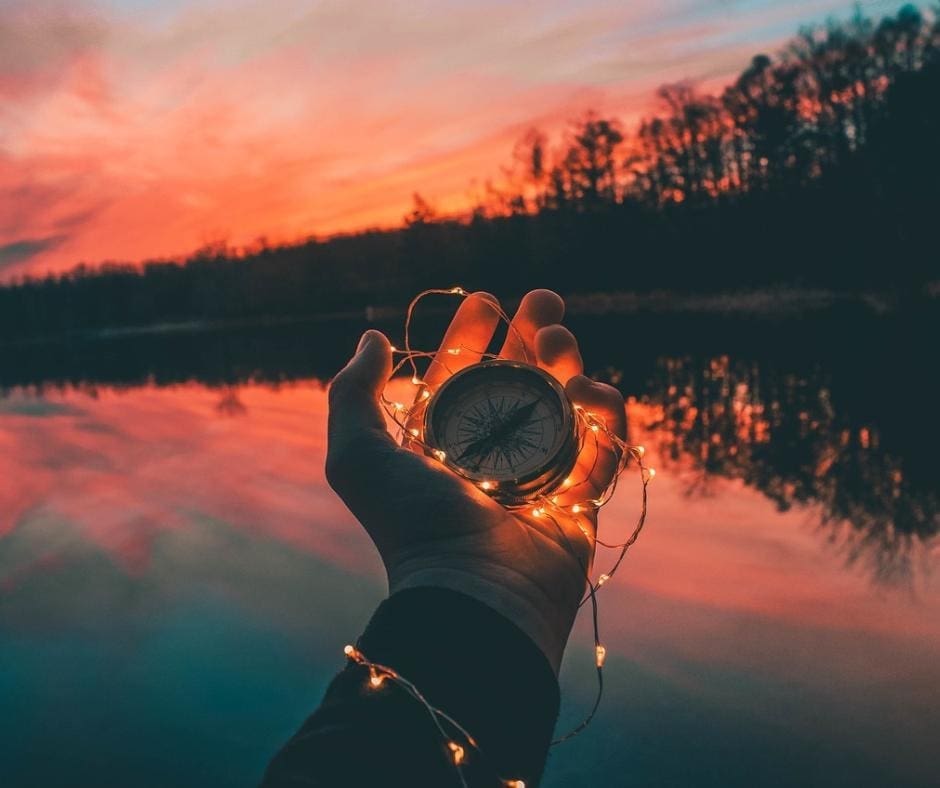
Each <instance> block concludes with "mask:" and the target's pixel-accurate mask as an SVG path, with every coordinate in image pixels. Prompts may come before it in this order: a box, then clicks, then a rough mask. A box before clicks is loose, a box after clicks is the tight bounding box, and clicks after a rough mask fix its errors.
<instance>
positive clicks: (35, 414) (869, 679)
mask: <svg viewBox="0 0 940 788" xmlns="http://www.w3.org/2000/svg"><path fill="white" fill-rule="evenodd" d="M441 319H442V318H432V319H429V320H427V321H426V322H425V324H424V325H423V326H422V328H421V330H420V331H419V337H420V336H423V337H425V338H429V337H433V336H434V334H435V332H436V331H437V330H439V327H440V320H441ZM921 319H922V316H918V317H917V318H916V319H915V318H913V317H910V316H907V317H905V318H903V319H901V318H897V317H890V316H884V315H877V314H867V313H866V314H858V313H855V312H851V313H849V314H843V313H841V312H839V311H838V310H836V311H834V312H833V311H826V312H820V313H812V314H808V315H804V316H800V317H799V318H795V317H793V316H787V317H781V318H779V319H774V320H766V319H758V318H755V317H751V318H746V317H737V318H729V317H727V316H724V317H720V316H695V317H686V318H683V319H677V318H675V317H674V316H672V317H670V316H664V315H634V316H632V317H629V318H626V317H614V316H593V317H591V316H581V317H576V318H574V319H573V320H572V321H571V323H572V324H573V327H574V328H575V330H576V331H577V333H578V336H579V338H580V341H581V344H582V349H583V351H584V355H585V360H586V364H587V369H588V371H589V372H591V373H593V374H594V375H595V376H596V377H598V378H602V379H606V380H609V381H612V382H614V383H615V384H616V385H618V386H619V387H620V388H621V390H622V391H623V392H624V393H625V394H626V395H627V397H628V398H629V405H628V414H629V429H630V439H631V441H632V442H634V443H642V444H643V445H644V446H645V447H646V449H647V456H648V458H649V464H651V465H652V466H654V467H655V468H656V469H657V476H656V479H655V481H654V482H653V483H652V484H651V485H650V489H649V492H650V511H649V519H648V522H647V527H646V529H645V530H644V532H643V534H642V536H641V538H640V540H639V541H638V543H637V544H636V545H635V547H634V549H633V550H632V551H631V552H630V554H629V555H628V557H627V559H626V561H625V563H624V565H623V567H622V569H621V570H620V572H619V573H618V574H617V575H616V576H615V578H614V579H613V580H612V581H611V583H610V584H608V585H607V586H605V587H604V589H603V591H602V593H601V594H600V595H599V604H600V614H601V620H600V624H601V635H602V640H603V642H604V643H605V644H606V646H607V651H608V656H607V662H606V673H605V687H606V688H605V694H604V699H603V703H602V706H601V709H600V712H599V714H598V716H597V718H596V719H595V721H594V723H593V724H592V725H591V726H590V727H589V728H588V729H587V730H586V731H585V732H584V733H582V734H581V735H580V736H579V737H577V738H575V739H574V740H572V741H570V742H568V743H565V744H563V745H561V746H560V747H558V748H556V749H554V750H553V751H552V754H551V756H550V761H549V765H548V767H547V772H546V778H545V781H544V785H546V786H549V787H550V788H560V787H561V786H592V785H597V784H606V785H614V786H619V785H638V786H686V785H694V786H754V785H761V786H791V785H800V786H886V785H890V786H927V785H935V784H936V780H937V775H936V768H937V767H936V735H937V734H936V731H937V730H938V729H940V588H938V583H937V581H936V578H935V576H934V573H935V572H936V569H937V567H938V565H940V539H938V536H937V533H938V530H940V514H938V491H940V485H938V483H937V481H938V479H937V463H936V460H935V456H934V453H933V451H934V446H935V445H936V443H935V440H934V436H935V434H936V415H935V414H936V401H937V400H936V395H937V392H936V385H935V383H934V382H933V369H932V364H933V363H934V359H933V357H932V355H931V354H930V353H929V352H928V351H926V350H923V349H922V348H921V347H920V346H919V345H918V343H917V342H915V341H913V340H912V339H911V338H912V337H913V336H918V335H919V336H929V335H930V334H925V333H923V332H924V331H926V330H927V329H926V328H925V326H924V325H923V324H921V323H920V322H919V321H920V320H921ZM362 327H363V326H362V324H360V323H358V322H356V321H350V322H348V323H342V324H337V325H330V326H324V325H317V324H311V325H304V326H294V327H284V326H281V327H268V328H265V329H258V328H248V327H245V328H242V329H239V330H229V331H225V332H214V333H213V332H203V333H199V334H191V335H190V334H172V335H166V336H163V335H160V336H144V337H115V338H113V339H110V340H99V341H97V342H79V341H75V342H72V343H69V344H57V345H43V346H28V347H20V348H6V349H4V350H0V387H2V395H0V632H2V637H0V785H3V786H5V788H13V786H58V785H66V784H68V785H75V784H94V785H97V786H128V785H133V786H167V785H173V786H197V785H198V786H206V785H219V786H250V785H253V784H255V783H256V782H257V781H258V779H259V778H260V776H261V774H262V771H263V769H264V766H265V764H266V762H267V760H268V758H269V757H270V756H271V755H272V754H273V752H274V751H275V750H276V749H277V747H278V746H279V745H280V744H281V743H282V742H283V741H284V740H285V739H286V737H287V736H288V735H289V734H290V733H292V732H293V731H294V730H295V729H296V727H297V726H298V725H299V724H300V722H301V721H302V720H303V718H304V717H305V716H306V715H307V714H308V713H309V712H310V711H311V710H312V709H313V708H314V707H315V706H316V704H317V703H318V701H319V698H320V696H321V693H322V692H323V690H324V687H325V686H326V684H327V682H328V681H329V679H330V678H331V677H332V675H333V674H334V673H335V672H336V671H337V670H338V669H340V668H341V667H342V664H343V656H342V647H343V644H345V643H347V642H349V641H351V640H353V639H354V638H355V637H356V636H357V635H358V633H359V632H360V631H361V628H362V627H363V625H364V624H365V622H366V621H367V620H368V617H369V615H370V613H371V611H372V610H373V609H374V607H375V605H376V604H377V603H378V602H379V601H380V600H381V599H382V597H383V594H384V592H385V588H384V578H383V573H382V570H381V566H380V563H379V561H378V558H377V556H376V554H375V552H374V550H373V548H372V547H371V544H370V542H369V540H368V538H367V537H366V536H365V534H364V533H363V532H361V530H360V529H359V527H358V525H357V523H356V522H355V521H354V520H353V518H352V517H351V516H350V515H349V514H348V512H346V510H345V509H344V507H343V505H342V504H341V503H340V502H339V500H338V499H337V498H336V497H335V496H334V495H333V494H332V492H331V491H330V489H329V487H328V486H327V485H326V482H325V480H324V475H323V461H324V450H325V425H326V393H325V384H324V382H323V381H325V380H326V379H328V377H329V375H331V374H332V373H333V372H334V371H335V370H336V369H337V368H338V367H339V366H340V365H341V364H342V362H343V359H344V358H345V356H346V355H347V354H348V353H349V352H351V350H352V348H353V347H354V346H355V343H356V340H357V338H358V333H359V331H360V330H361V329H362ZM393 329H394V326H389V330H393ZM932 329H933V327H931V330H932ZM932 335H933V336H936V333H933V334H932ZM394 339H397V337H393V340H394ZM428 342H430V340H428ZM638 490H639V487H638V481H637V480H636V479H635V478H632V477H629V476H628V477H626V478H625V483H624V484H623V486H622V487H621V488H620V489H619V490H618V495H617V497H616V498H615V500H614V502H613V503H612V504H611V505H610V507H609V508H607V509H605V510H604V511H603V513H602V517H601V529H602V536H603V537H604V538H605V539H607V540H609V541H618V539H619V537H622V536H624V535H625V534H627V533H628V532H629V529H630V528H631V526H632V524H633V521H634V518H635V516H636V513H637V507H638V503H639V498H638ZM612 557H613V556H610V555H608V554H606V553H605V552H604V551H601V552H600V553H599V555H598V560H597V563H596V570H595V574H597V573H598V572H601V571H604V567H605V565H607V563H609V561H610V560H611V559H612ZM588 625H589V621H587V620H586V618H585V620H581V621H579V624H578V625H577V627H576V629H575V632H574V633H573V635H572V639H571V642H570V644H569V648H568V653H567V655H566V660H565V664H564V667H563V671H562V676H561V684H562V697H563V706H562V718H561V720H560V723H559V732H563V730H565V729H567V728H568V727H570V726H571V725H573V724H574V723H576V722H577V721H579V719H580V717H581V716H582V715H583V714H584V712H585V711H586V710H587V709H588V708H589V706H590V703H591V701H592V699H593V694H592V693H593V691H594V684H593V682H594V674H593V670H592V664H593V650H592V647H591V642H590V632H589V626H588Z"/></svg>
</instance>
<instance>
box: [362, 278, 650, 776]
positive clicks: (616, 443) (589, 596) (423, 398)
mask: <svg viewBox="0 0 940 788" xmlns="http://www.w3.org/2000/svg"><path fill="white" fill-rule="evenodd" d="M430 295H456V296H459V297H461V298H466V297H467V296H469V295H470V293H468V292H467V291H466V290H464V289H463V288H461V287H453V288H449V289H430V290H425V291H423V292H421V293H418V295H417V296H415V297H414V298H413V299H412V300H411V303H409V305H408V310H407V312H406V316H405V328H404V350H396V351H395V353H396V354H401V359H400V360H398V361H397V362H396V363H395V364H394V365H393V368H392V377H394V376H395V375H396V374H397V373H398V372H400V371H401V370H402V368H403V367H405V365H410V366H411V372H412V380H413V381H414V382H415V384H416V385H417V386H418V387H419V393H418V394H417V395H416V398H415V401H414V402H413V403H412V404H411V406H406V405H404V404H403V403H400V402H393V401H391V400H389V399H387V398H386V397H385V395H384V393H383V395H382V398H381V401H382V405H383V407H384V408H385V411H386V413H387V414H388V416H389V418H390V419H391V420H392V422H393V423H394V424H395V425H396V426H397V427H398V429H399V435H398V436H396V437H397V438H398V439H399V440H400V442H401V443H402V445H407V446H409V447H411V448H418V449H422V450H425V451H429V450H430V449H431V447H430V446H428V445H427V444H426V443H425V442H424V441H423V438H422V436H421V435H420V431H418V435H415V434H413V433H412V431H411V430H415V429H416V428H415V427H409V425H410V424H415V423H418V420H419V417H420V413H421V412H422V411H423V410H424V408H425V407H426V405H427V402H428V401H429V400H430V398H431V396H433V394H434V392H433V391H432V390H431V387H430V386H429V385H428V384H427V383H426V382H424V380H423V379H422V378H421V376H419V375H418V366H417V363H416V361H417V360H419V359H431V361H432V363H434V362H435V360H436V363H439V364H441V365H442V366H443V367H444V368H445V369H446V370H447V371H448V372H451V370H450V368H449V367H448V366H447V364H446V363H445V362H444V361H443V360H441V359H440V358H438V357H439V356H440V355H441V353H440V352H439V351H438V352H431V351H423V350H415V349H413V348H412V347H411V321H412V319H413V317H414V312H415V309H416V307H417V306H418V304H419V303H420V302H421V300H422V299H424V298H425V297H427V296H430ZM485 303H487V304H489V305H490V306H491V307H492V308H493V309H494V311H495V312H496V314H497V315H498V316H499V319H500V320H501V321H503V322H505V323H506V325H507V326H508V327H509V328H508V330H510V331H515V333H516V335H517V336H518V338H519V340H520V341H519V344H520V346H521V348H522V352H523V354H524V357H525V361H526V362H527V363H531V362H530V361H529V357H528V351H527V350H526V348H525V342H524V341H522V336H521V334H520V333H519V331H518V329H517V328H516V326H514V325H513V323H512V320H511V319H510V317H509V315H507V314H506V312H505V311H504V310H503V309H502V307H500V306H499V305H498V304H496V303H493V302H490V301H486V302H485ZM457 349H458V350H459V351H463V350H467V351H469V352H472V353H474V354H475V355H478V356H480V358H482V359H487V360H489V359H495V358H499V356H498V354H495V353H488V352H485V351H479V350H471V349H470V348H467V347H465V346H463V345H460V346H458V348H457ZM442 350H443V349H442ZM448 350H449V349H448ZM575 414H576V417H577V424H578V425H580V426H579V428H578V454H579V455H580V453H581V451H582V450H583V449H584V446H585V441H586V440H587V439H588V437H589V435H590V436H592V437H593V438H594V441H595V446H596V449H597V450H596V452H595V456H594V463H593V465H592V468H591V469H590V470H589V471H588V473H587V475H586V477H585V478H584V479H583V480H574V479H571V480H570V482H569V480H567V479H566V480H565V481H564V482H563V483H562V487H561V488H560V489H568V488H575V487H577V486H578V485H580V484H585V483H586V482H588V481H590V477H591V473H592V472H593V471H594V469H595V468H596V466H597V462H598V458H599V456H600V452H601V450H602V449H601V444H600V440H599V436H600V435H601V434H603V435H604V437H606V438H607V440H608V441H609V442H610V449H609V450H610V451H612V452H613V453H614V455H615V456H616V458H617V463H616V466H615V470H614V473H613V474H612V478H611V480H610V483H609V484H608V485H607V487H605V488H604V489H603V490H602V491H601V492H600V493H599V494H598V495H597V496H596V497H595V498H593V499H591V500H588V501H584V502H582V503H580V504H577V505H578V506H580V507H581V510H582V511H591V512H596V511H597V510H598V509H600V508H601V507H603V506H605V505H606V504H607V503H608V502H609V501H610V499H611V498H612V497H613V494H614V492H615V491H616V489H617V483H618V480H619V478H620V476H621V474H622V473H623V472H624V471H625V470H626V469H627V467H628V465H629V463H630V460H631V459H634V460H635V461H636V464H637V467H638V469H639V472H640V473H639V476H640V483H641V488H642V506H641V509H640V514H639V517H638V518H637V523H636V526H635V527H634V529H633V531H632V533H631V534H630V536H629V538H628V539H627V540H626V541H625V542H622V543H620V544H610V543H608V542H604V541H602V540H600V539H598V538H597V535H596V528H595V533H594V534H593V535H592V534H589V533H588V532H587V531H586V530H585V529H583V528H582V531H584V534H585V538H587V539H588V540H589V541H590V542H591V550H592V554H593V550H594V546H595V545H600V546H601V547H605V548H611V549H618V550H620V553H619V555H618V556H617V559H616V560H615V561H614V563H613V565H612V566H611V568H610V569H609V570H608V571H607V572H606V573H604V574H606V578H605V579H604V580H603V582H604V583H607V582H609V580H610V578H612V577H613V576H614V574H615V573H616V572H617V570H618V569H619V568H620V565H621V564H622V563H623V560H624V558H625V557H626V555H627V552H628V551H629V549H630V548H631V547H632V546H633V544H634V543H635V542H636V541H637V539H638V538H639V536H640V533H641V532H642V530H643V526H644V524H645V523H646V515H647V511H648V492H647V487H648V485H649V482H650V480H651V478H652V476H651V475H650V473H649V468H648V467H647V466H646V465H644V464H643V457H642V455H643V452H642V449H641V448H640V447H638V446H632V445H630V444H628V443H627V442H626V441H624V440H623V439H621V438H620V437H619V436H618V435H616V434H615V433H613V432H612V431H611V430H610V429H609V427H608V426H607V423H606V421H605V420H604V419H603V418H602V417H601V416H598V415H597V414H594V413H591V412H589V411H587V410H585V409H584V408H583V407H581V406H575ZM594 426H596V427H597V430H594V429H592V427H594ZM569 479H570V477H569ZM554 497H556V495H553V494H552V492H549V493H545V494H540V495H539V496H538V497H537V498H536V499H534V500H532V501H528V502H526V503H523V504H519V505H512V506H506V507H505V508H506V509H507V510H509V511H511V512H518V513H520V514H521V513H523V512H524V511H525V510H526V509H531V508H532V505H533V503H534V504H537V508H538V510H539V511H540V513H542V514H545V515H547V516H548V518H549V519H550V520H551V522H552V523H553V524H554V525H555V527H556V528H557V529H558V531H559V533H560V534H561V536H562V537H563V539H564V541H565V544H566V545H567V549H568V550H569V552H570V553H571V555H572V556H573V557H574V558H575V560H576V561H578V564H579V566H580V567H581V569H582V571H583V573H584V577H585V581H586V584H587V592H586V593H585V596H584V597H583V598H582V599H581V601H580V602H579V603H578V609H580V608H581V607H583V606H584V604H585V603H586V602H587V601H588V600H590V602H591V618H592V623H593V629H594V648H595V654H597V649H598V647H600V646H601V642H600V626H599V615H598V606H597V592H598V590H599V589H600V587H601V585H602V583H601V581H600V580H598V581H597V582H596V583H595V582H594V581H592V579H591V576H590V566H586V565H585V564H584V562H583V561H582V560H581V559H580V557H579V556H578V552H577V550H575V548H574V545H572V544H571V541H570V539H569V537H568V534H567V533H566V532H565V530H564V529H563V528H562V526H561V524H560V523H559V522H558V520H557V519H556V517H555V516H554V515H555V514H560V515H565V516H571V515H572V511H571V510H572V506H574V505H575V504H564V505H562V504H557V503H555V502H554V501H553V500H552V499H553V498H554ZM595 525H596V521H595ZM589 563H590V562H589ZM348 656H349V657H350V659H353V660H354V661H355V662H357V663H358V664H361V665H364V666H366V667H368V668H369V669H370V671H377V672H378V673H379V675H382V676H383V677H385V678H387V679H390V680H391V681H393V682H395V683H396V684H398V685H399V686H402V687H404V688H405V689H406V691H407V692H408V693H409V694H410V695H411V696H412V697H413V698H414V699H415V700H417V701H418V702H419V703H421V704H422V705H423V706H424V707H425V709H426V710H427V711H428V712H429V714H430V715H431V717H432V718H433V719H434V722H435V725H436V726H437V728H438V730H439V731H440V733H441V736H442V737H443V738H444V739H445V741H447V742H450V741H451V739H450V738H449V737H448V735H447V732H446V731H445V730H444V728H443V726H442V725H441V723H440V720H442V719H443V720H445V721H446V722H447V723H448V724H450V725H451V726H452V727H453V728H454V730H456V731H457V732H458V733H459V734H460V736H462V737H463V739H464V742H465V743H466V745H468V746H469V747H470V748H472V749H473V750H475V751H476V752H478V753H479V752H480V748H479V746H478V745H477V743H476V741H475V740H474V738H473V737H472V736H471V735H470V734H469V733H468V732H467V731H466V730H464V728H463V727H462V726H460V725H459V724H458V723H457V722H456V721H455V720H453V719H452V718H451V717H450V716H448V715H447V714H446V713H445V712H443V711H441V710H440V709H437V708H435V707H434V706H432V705H431V704H430V703H429V702H428V701H427V700H426V699H425V698H424V696H423V695H422V694H421V693H420V692H419V691H418V689H417V688H416V687H415V686H414V684H412V683H411V682H410V681H408V680H407V679H405V678H404V677H402V676H401V675H400V674H398V673H397V672H396V671H394V670H393V669H391V668H388V667H386V666H384V665H379V664H377V663H373V662H370V661H369V660H368V659H366V658H365V656H364V655H363V654H362V652H360V651H359V650H358V649H354V651H353V654H351V655H348ZM595 661H596V662H598V661H602V660H597V659H596V660H595ZM596 669H597V694H596V696H595V699H594V704H593V706H592V707H591V710H590V711H589V712H588V714H587V715H586V716H585V717H584V719H583V720H582V721H581V722H580V723H579V724H578V725H576V726H575V727H574V728H573V729H572V730H570V731H569V732H568V733H566V734H565V735H564V736H561V737H559V738H557V739H555V740H553V741H552V742H551V744H552V746H554V745H557V744H561V743H562V742H564V741H567V740H568V739H571V738H573V737H574V736H577V735H578V734H579V733H580V732H581V731H583V730H584V729H585V728H586V727H587V726H588V725H589V724H590V722H591V720H592V719H593V718H594V716H595V714H596V713H597V710H598V708H599V707H600V703H601V698H602V697H603V693H604V673H603V666H602V665H601V664H596ZM455 766H456V767H457V771H458V774H459V777H460V781H461V784H462V785H464V786H466V781H465V779H464V776H463V772H462V764H461V763H455ZM504 783H505V784H506V785H513V784H515V781H512V780H504Z"/></svg>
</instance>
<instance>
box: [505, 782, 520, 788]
mask: <svg viewBox="0 0 940 788" xmlns="http://www.w3.org/2000/svg"><path fill="white" fill-rule="evenodd" d="M506 788H525V783H524V782H523V781H522V780H506Z"/></svg>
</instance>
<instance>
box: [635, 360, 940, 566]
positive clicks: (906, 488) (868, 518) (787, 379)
mask: <svg viewBox="0 0 940 788" xmlns="http://www.w3.org/2000/svg"><path fill="white" fill-rule="evenodd" d="M643 401H644V402H645V403H647V404H648V406H649V407H647V408H645V409H642V410H640V409H635V410H634V416H635V418H641V419H643V422H644V426H646V427H648V428H653V429H654V430H655V433H656V437H655V440H656V441H657V443H658V445H659V447H660V449H661V453H662V455H663V457H664V458H666V459H668V460H669V461H671V462H672V463H674V464H679V465H682V463H683V462H686V463H690V464H691V466H692V469H691V470H690V471H688V472H686V473H685V474H684V478H685V480H686V483H687V487H686V492H687V494H689V495H707V494H708V493H709V489H710V482H711V480H712V479H713V478H715V477H719V476H720V477H725V478H736V479H742V480H743V481H744V482H745V483H746V484H748V485H750V486H753V487H755V488H756V489H758V490H760V491H761V492H762V493H764V495H766V496H768V497H769V498H770V499H771V500H772V501H773V502H774V503H775V504H776V506H777V509H778V510H779V511H787V510H789V509H790V508H792V507H793V506H795V505H807V504H814V505H815V507H814V510H815V511H818V512H819V516H820V520H821V523H822V524H823V525H824V526H826V527H827V539H828V541H829V542H830V543H831V544H832V545H834V546H835V547H836V548H837V549H838V550H839V551H840V552H841V553H842V554H843V555H844V556H845V557H846V560H847V561H848V562H849V563H850V564H854V563H858V562H862V563H864V564H865V566H866V567H867V568H868V569H869V570H870V571H871V573H872V575H873V577H874V578H875V579H876V580H878V581H882V582H910V581H911V580H912V579H913V577H914V576H915V574H916V573H917V570H923V569H925V568H926V567H927V562H926V559H927V555H928V553H927V546H928V545H929V543H930V542H931V541H932V540H933V539H934V537H936V535H937V533H938V531H940V498H938V493H937V489H936V488H935V487H932V486H929V485H924V484H923V480H922V479H919V478H917V477H916V476H913V475H908V474H907V473H906V472H905V459H904V458H902V457H901V456H899V455H898V454H896V453H894V452H892V451H891V450H890V449H889V448H887V447H885V446H883V445H882V440H881V434H880V430H879V428H878V426H877V425H875V424H871V423H867V422H853V421H852V420H851V418H850V416H849V414H845V413H840V412H837V410H836V408H835V407H834V405H833V402H832V396H831V392H830V388H829V385H828V383H827V381H826V379H825V375H824V374H823V373H821V372H818V371H817V372H816V374H815V376H813V377H809V376H801V375H797V374H794V373H790V372H783V373H779V372H777V371H776V370H773V369H763V368H762V367H761V365H759V364H758V363H755V362H747V361H734V362H733V361H732V360H731V359H729V357H728V356H719V357H716V358H709V359H706V360H703V361H694V360H692V359H689V358H667V359H660V360H659V361H658V362H657V364H656V370H655V374H654V375H653V378H652V385H651V386H650V391H649V393H648V394H646V395H645V396H643Z"/></svg>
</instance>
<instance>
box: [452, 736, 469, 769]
mask: <svg viewBox="0 0 940 788" xmlns="http://www.w3.org/2000/svg"><path fill="white" fill-rule="evenodd" d="M447 746H448V747H449V748H450V753H451V756H452V757H453V759H454V763H455V764H457V766H460V764H462V763H463V761H464V758H465V757H466V755H467V753H466V752H465V751H464V748H463V747H461V746H460V745H459V744H457V742H455V741H449V742H447Z"/></svg>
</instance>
